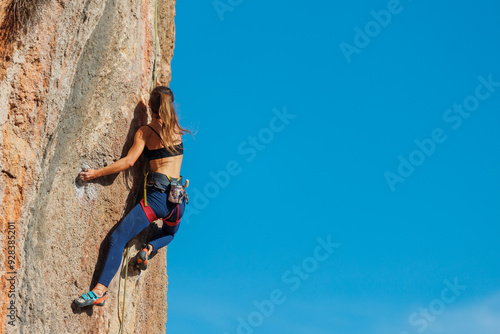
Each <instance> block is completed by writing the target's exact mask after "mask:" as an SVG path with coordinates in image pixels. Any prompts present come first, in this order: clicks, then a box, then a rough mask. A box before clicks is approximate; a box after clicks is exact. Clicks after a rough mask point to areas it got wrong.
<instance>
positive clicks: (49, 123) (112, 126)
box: [0, 0, 175, 334]
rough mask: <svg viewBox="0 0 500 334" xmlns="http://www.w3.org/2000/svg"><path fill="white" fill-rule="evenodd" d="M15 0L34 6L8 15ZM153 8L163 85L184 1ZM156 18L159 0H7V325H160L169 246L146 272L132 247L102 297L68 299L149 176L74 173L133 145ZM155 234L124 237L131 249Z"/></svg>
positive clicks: (160, 328) (2, 323) (3, 194)
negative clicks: (78, 304)
mask: <svg viewBox="0 0 500 334" xmlns="http://www.w3.org/2000/svg"><path fill="white" fill-rule="evenodd" d="M19 3H22V4H24V5H26V3H28V6H30V5H32V7H31V8H36V12H35V11H34V10H31V11H29V12H28V13H24V14H23V15H24V17H23V16H22V15H21V17H22V19H23V20H25V22H23V21H22V22H21V25H19V24H17V25H16V24H10V25H9V22H10V23H12V22H11V21H9V20H12V18H13V16H12V15H11V14H12V12H11V11H10V10H12V8H15V6H13V5H16V4H19ZM30 3H32V4H30ZM35 5H36V6H35ZM21 14H22V13H21ZM157 14H158V15H157V16H158V40H159V48H158V56H157V60H158V62H159V67H158V75H159V77H160V80H161V82H162V83H163V84H166V83H168V82H169V81H170V61H171V58H172V55H173V47H174V35H175V28H174V16H175V0H162V1H159V3H158V10H157ZM154 18H155V0H104V1H103V0H78V1H70V0H29V1H28V0H2V4H1V5H0V21H1V22H2V23H1V24H2V32H1V34H0V35H1V36H0V53H1V55H0V56H1V58H0V171H1V173H0V174H1V182H0V215H1V216H0V224H1V226H2V233H1V234H0V245H1V249H0V270H1V284H0V285H1V287H0V332H1V333H57V334H59V333H119V332H120V330H123V333H134V334H135V333H165V325H166V318H167V313H166V309H167V301H166V292H167V273H166V265H165V263H166V250H165V249H163V250H161V251H160V252H158V254H157V255H156V256H155V257H154V258H153V259H152V260H151V262H150V265H149V266H148V270H147V271H145V272H142V273H138V272H137V271H136V270H135V269H133V268H132V266H129V268H128V271H126V259H127V256H126V255H127V249H126V250H125V254H124V260H123V262H122V267H121V269H120V271H119V272H118V273H117V275H116V276H115V278H114V279H113V281H112V282H111V285H110V286H109V292H108V299H107V302H106V305H105V306H104V307H94V308H86V309H85V308H84V309H82V310H80V309H76V308H75V307H74V306H73V305H72V300H73V299H74V298H76V297H77V296H78V295H79V294H81V293H83V292H87V291H88V290H89V289H90V288H91V287H93V284H94V283H95V280H96V279H97V276H98V275H99V273H100V270H101V267H102V264H103V262H104V259H105V255H106V254H107V251H108V239H109V236H110V234H111V232H112V230H113V228H114V227H115V226H116V225H117V224H118V222H119V221H120V219H121V218H123V217H124V215H125V214H126V213H127V212H128V210H130V209H131V207H132V206H133V205H134V203H135V201H136V200H137V198H135V195H136V194H137V193H138V192H139V191H138V190H139V189H140V188H141V185H142V184H141V182H142V165H143V161H138V162H137V163H136V165H135V166H134V167H133V168H132V169H130V170H129V171H127V172H124V173H120V174H118V175H112V176H108V177H105V178H101V179H97V180H94V181H95V182H88V183H81V182H79V180H78V178H77V176H78V173H79V172H80V170H81V169H82V168H84V167H89V168H100V167H103V166H105V165H109V164H111V163H112V162H114V161H116V160H118V159H119V158H120V157H122V156H124V155H125V154H126V153H127V151H128V149H129V148H130V146H131V145H132V139H133V135H134V133H135V131H136V130H137V129H138V128H139V127H140V126H141V125H144V124H146V122H147V117H148V116H147V110H146V108H145V106H144V105H143V104H142V103H140V102H139V101H140V100H141V96H145V97H147V94H148V92H149V91H150V89H151V88H152V86H153V80H152V78H153V64H154V58H155V53H154V49H155V47H154V45H155V43H154V40H155V33H154V31H155V30H154V21H155V20H154ZM17 22H19V21H17ZM9 29H10V30H9ZM160 46H161V47H160ZM139 193H140V192H139ZM147 234H148V231H145V232H143V233H142V234H141V235H139V236H138V237H137V238H135V239H134V240H132V241H131V242H130V243H129V245H128V257H129V261H132V258H133V257H134V256H136V254H137V252H138V250H139V247H140V246H141V244H142V242H143V241H144V240H145V238H146V237H147ZM9 246H10V247H9ZM125 276H127V279H125ZM125 287H126V294H125V297H124V289H125ZM123 308H125V311H124V319H122V312H123Z"/></svg>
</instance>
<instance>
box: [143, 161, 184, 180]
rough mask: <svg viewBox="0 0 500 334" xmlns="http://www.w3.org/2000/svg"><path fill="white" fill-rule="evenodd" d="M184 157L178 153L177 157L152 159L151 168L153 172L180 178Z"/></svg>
mask: <svg viewBox="0 0 500 334" xmlns="http://www.w3.org/2000/svg"><path fill="white" fill-rule="evenodd" d="M182 157H183V156H182V155H178V156H175V157H169V158H163V159H156V160H151V161H150V162H149V168H150V169H151V171H152V172H156V173H162V174H165V175H168V176H170V177H176V178H178V177H180V173H181V165H182Z"/></svg>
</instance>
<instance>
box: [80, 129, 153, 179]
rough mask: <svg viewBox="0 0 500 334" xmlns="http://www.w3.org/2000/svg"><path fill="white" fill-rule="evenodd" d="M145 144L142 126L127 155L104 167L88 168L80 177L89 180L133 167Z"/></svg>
mask: <svg viewBox="0 0 500 334" xmlns="http://www.w3.org/2000/svg"><path fill="white" fill-rule="evenodd" d="M145 145H146V141H145V139H144V132H143V131H142V128H140V129H139V130H137V132H136V134H135V136H134V144H133V145H132V147H131V148H130V150H129V151H128V153H127V156H126V157H123V158H121V159H120V160H118V161H115V162H113V163H112V164H111V165H109V166H106V167H104V168H101V169H88V170H87V171H84V172H81V173H80V179H82V180H83V181H88V180H92V179H95V178H96V177H100V176H105V175H109V174H114V173H119V172H121V171H123V170H125V169H128V168H130V167H132V166H133V165H134V164H135V162H136V161H137V159H139V156H140V155H141V153H142V151H143V150H144V146H145Z"/></svg>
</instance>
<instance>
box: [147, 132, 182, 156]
mask: <svg viewBox="0 0 500 334" xmlns="http://www.w3.org/2000/svg"><path fill="white" fill-rule="evenodd" d="M148 127H149V128H150V129H151V130H153V131H154V133H156V134H157V135H158V137H160V140H161V142H162V143H163V147H162V148H158V149H156V150H150V149H149V148H148V146H147V145H145V146H144V155H145V156H146V158H147V159H148V160H156V159H163V158H169V157H175V156H178V155H182V154H184V146H183V144H182V143H180V144H177V145H175V146H173V148H175V149H176V150H177V153H170V152H169V151H168V150H167V149H166V148H165V143H164V142H163V139H162V138H161V136H160V134H159V133H158V132H156V131H155V129H153V128H152V127H150V126H149V125H148Z"/></svg>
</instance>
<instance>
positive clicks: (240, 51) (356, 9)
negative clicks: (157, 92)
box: [167, 0, 500, 334]
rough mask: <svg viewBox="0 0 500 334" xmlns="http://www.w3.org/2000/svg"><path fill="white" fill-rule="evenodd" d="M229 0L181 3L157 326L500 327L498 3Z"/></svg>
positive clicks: (174, 329) (305, 332)
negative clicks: (176, 135)
mask: <svg viewBox="0 0 500 334" xmlns="http://www.w3.org/2000/svg"><path fill="white" fill-rule="evenodd" d="M231 3H232V5H231V4H230V0H221V1H218V6H219V12H218V11H217V10H216V8H215V7H214V3H213V2H212V1H202V2H196V3H193V2H189V1H178V2H177V5H176V9H177V17H176V34H177V36H176V46H175V54H174V58H173V62H172V73H173V78H172V83H171V88H172V89H173V91H174V93H175V97H176V102H177V104H178V111H179V114H180V117H181V123H182V124H183V125H184V126H187V127H189V128H191V129H195V130H198V132H197V134H196V137H195V139H192V138H189V137H186V138H185V148H186V149H185V158H184V164H183V170H182V174H183V175H184V176H185V177H187V178H189V179H190V181H191V186H190V188H189V190H190V192H189V194H190V200H191V203H190V204H189V205H188V207H187V213H186V215H187V216H186V217H185V219H184V221H183V222H182V225H181V228H180V230H179V233H178V234H177V236H176V238H175V240H174V241H173V242H172V243H171V244H170V245H169V247H168V273H169V290H168V304H169V308H168V322H167V333H170V334H177V333H182V334H200V333H203V334H212V333H213V334H225V333H228V334H234V333H244V334H250V333H256V334H276V333H286V334H326V333H328V334H329V333H342V334H361V333H363V334H364V333H377V334H378V333H381V334H402V333H408V334H414V333H427V334H493V333H498V332H499V331H500V265H499V264H500V263H499V262H500V261H499V255H498V254H499V251H500V246H499V245H500V243H499V241H498V238H499V234H500V227H499V225H500V206H499V204H498V203H499V199H500V196H499V195H500V176H499V171H500V158H499V148H498V144H499V142H500V131H499V128H500V63H499V59H500V44H499V43H498V41H499V40H500V20H498V13H499V12H500V4H499V3H498V2H497V1H492V0H488V1H486V0H482V1H481V0H479V1H476V2H457V1H450V0H447V1H442V2H432V1H424V0H413V1H410V0H401V1H400V2H397V1H395V0H391V1H387V0H382V1H380V0H377V1H366V0H365V1H361V0H358V1H342V2H338V1H312V2H304V1H296V0H288V1H262V0H253V1H240V0H232V1H231ZM224 4H225V6H224ZM319 240H321V241H319Z"/></svg>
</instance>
